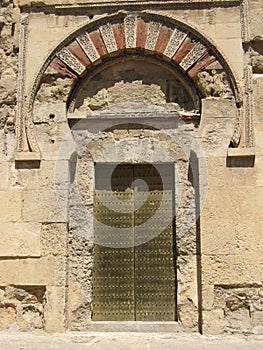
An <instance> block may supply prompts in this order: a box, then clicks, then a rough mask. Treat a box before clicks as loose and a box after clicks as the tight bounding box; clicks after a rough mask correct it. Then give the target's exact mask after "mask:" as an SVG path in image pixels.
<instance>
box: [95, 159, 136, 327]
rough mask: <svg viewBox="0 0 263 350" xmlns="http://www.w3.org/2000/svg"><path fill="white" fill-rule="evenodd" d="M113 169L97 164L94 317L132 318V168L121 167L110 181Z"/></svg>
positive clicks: (125, 319) (124, 319)
mask: <svg viewBox="0 0 263 350" xmlns="http://www.w3.org/2000/svg"><path fill="white" fill-rule="evenodd" d="M114 167H115V166H114ZM111 172H112V166H110V165H98V166H97V169H96V176H95V181H96V190H95V196H94V219H95V220H94V238H95V246H94V269H93V320H94V321H133V320H134V248H133V242H134V232H133V225H134V214H133V193H132V191H130V187H129V186H130V184H131V182H132V180H133V168H132V167H131V166H122V167H118V168H117V169H116V170H115V171H114V173H113V176H112V181H111V183H110V182H109V181H108V180H109V174H111ZM111 186H112V190H113V191H114V195H113V193H112V191H110V187H111ZM124 233H125V234H124ZM116 246H118V247H125V248H116ZM127 247H128V248H127Z"/></svg>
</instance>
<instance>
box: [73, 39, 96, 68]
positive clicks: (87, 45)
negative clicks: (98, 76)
mask: <svg viewBox="0 0 263 350" xmlns="http://www.w3.org/2000/svg"><path fill="white" fill-rule="evenodd" d="M77 41H78V43H79V44H80V46H81V47H82V49H83V50H84V52H85V53H86V55H87V56H88V58H89V59H90V61H91V62H92V63H93V62H95V61H97V60H98V59H99V58H100V55H99V54H98V51H97V50H96V47H95V46H94V44H93V42H92V41H91V40H90V37H89V35H88V34H87V33H85V34H81V35H80V36H79V37H78V38H77Z"/></svg>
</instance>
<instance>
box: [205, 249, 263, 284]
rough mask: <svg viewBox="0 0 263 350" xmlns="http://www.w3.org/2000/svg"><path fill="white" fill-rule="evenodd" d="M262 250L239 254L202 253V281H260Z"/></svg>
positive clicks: (246, 282)
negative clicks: (213, 254) (210, 254)
mask: <svg viewBox="0 0 263 350" xmlns="http://www.w3.org/2000/svg"><path fill="white" fill-rule="evenodd" d="M262 264H263V255H262V252H241V253H240V254H239V255H215V256H209V255H203V257H202V281H203V283H204V284H205V285H206V284H208V285H209V284H210V285H211V284H231V285H234V284H248V283H258V284H261V283H262Z"/></svg>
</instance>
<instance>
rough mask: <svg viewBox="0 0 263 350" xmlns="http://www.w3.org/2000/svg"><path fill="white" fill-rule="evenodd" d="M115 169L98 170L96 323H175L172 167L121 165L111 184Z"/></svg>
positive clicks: (108, 167)
mask: <svg viewBox="0 0 263 350" xmlns="http://www.w3.org/2000/svg"><path fill="white" fill-rule="evenodd" d="M110 167H112V165H106V166H105V165H99V167H98V168H97V169H96V179H95V180H96V191H95V198H94V216H95V225H94V227H95V243H99V244H95V248H94V273H93V280H94V287H93V307H94V310H93V320H95V321H96V320H97V321H99V320H104V321H114V320H115V321H117V320H118V321H132V320H137V321H174V320H175V319H176V274H175V256H174V234H173V233H174V225H173V211H174V209H173V198H174V191H173V187H174V186H173V184H174V179H173V168H172V166H171V165H158V169H159V170H160V173H161V174H162V176H160V174H159V172H158V171H157V170H156V168H155V167H153V166H152V165H134V166H131V165H120V166H118V167H117V168H116V169H115V171H114V172H113V173H112V180H111V184H110V185H109V183H108V179H109V173H111V172H112V169H111V168H110ZM113 167H114V166H113ZM138 179H141V180H144V181H145V183H147V186H148V187H146V186H145V183H142V182H139V183H138V182H137V181H136V180H138ZM162 180H163V181H162ZM133 181H134V183H133ZM109 186H112V190H113V192H114V195H112V192H111V191H110V188H109ZM101 243H102V244H101ZM111 244H112V245H111ZM122 244H123V246H122ZM105 245H106V246H105ZM116 246H118V247H121V248H116ZM124 246H125V248H123V247H124ZM127 247H128V248H127Z"/></svg>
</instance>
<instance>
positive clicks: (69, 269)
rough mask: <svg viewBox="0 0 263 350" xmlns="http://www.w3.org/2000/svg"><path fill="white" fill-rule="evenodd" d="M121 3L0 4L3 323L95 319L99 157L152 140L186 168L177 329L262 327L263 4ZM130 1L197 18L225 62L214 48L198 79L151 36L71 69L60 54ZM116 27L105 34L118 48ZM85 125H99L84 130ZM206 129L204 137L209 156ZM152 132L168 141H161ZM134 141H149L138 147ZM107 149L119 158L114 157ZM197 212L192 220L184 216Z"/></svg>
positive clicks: (197, 28)
mask: <svg viewBox="0 0 263 350" xmlns="http://www.w3.org/2000/svg"><path fill="white" fill-rule="evenodd" d="M198 2H199V5H198V6H197V5H195V3H198ZM109 3H110V1H101V2H100V3H98V2H94V1H84V0H83V1H82V0H81V1H79V2H77V1H70V2H67V1H66V0H65V1H63V2H61V1H60V2H59V3H58V2H57V1H56V0H44V1H43V0H41V1H38V0H35V1H33V2H32V1H30V0H17V1H9V0H3V1H2V3H1V5H0V6H1V7H0V33H1V37H0V143H1V147H0V152H1V153H0V174H1V176H0V196H1V211H0V271H1V273H0V330H21V331H32V330H45V331H61V332H63V331H66V330H67V329H71V330H88V329H89V327H90V320H91V315H92V264H93V242H92V234H93V226H92V225H93V224H92V212H93V190H94V179H93V172H94V161H95V162H96V161H102V160H103V161H105V162H109V161H130V162H132V163H136V162H137V163H138V162H140V161H142V159H143V157H145V153H143V151H145V152H146V153H147V152H148V151H149V152H148V153H147V157H152V158H151V159H152V161H153V162H160V161H164V158H163V157H164V154H165V155H166V156H167V155H169V156H170V155H172V157H170V158H169V157H168V158H169V162H174V163H175V165H176V166H177V167H178V169H179V172H181V174H183V176H182V179H181V180H182V182H181V184H180V186H181V187H182V188H183V195H182V198H181V202H180V205H179V211H178V213H177V225H178V226H177V238H176V239H177V249H178V252H177V253H178V259H177V269H178V271H177V277H178V306H179V325H180V327H179V330H181V331H184V330H189V329H191V330H195V331H197V330H198V329H199V331H203V332H204V333H216V334H218V333H222V332H226V333H244V334H250V333H255V334H262V332H263V325H262V322H263V300H262V283H263V275H262V265H263V261H262V256H263V254H262V253H263V240H262V227H263V216H262V212H263V211H262V205H263V201H262V198H263V180H262V179H263V141H262V140H263V127H262V112H263V110H262V88H263V76H262V74H263V27H262V11H263V5H262V4H261V2H260V1H256V0H248V1H243V2H242V4H241V2H240V5H239V3H238V2H237V1H236V2H231V1H230V0H229V1H224V4H222V1H220V0H217V1H212V2H211V5H208V4H207V2H205V3H203V4H200V3H202V0H199V1H196V2H195V1H194V2H191V4H190V3H189V2H187V1H183V0H182V1H178V3H181V5H180V6H179V5H178V4H172V5H171V4H170V3H169V4H168V3H166V4H165V2H161V1H160V2H159V1H156V4H155V6H152V7H149V6H150V5H149V4H147V1H142V2H140V3H141V4H140V5H138V4H137V5H136V4H134V2H131V5H130V6H128V5H127V3H128V1H126V4H125V5H123V4H122V1H118V2H114V3H113V2H111V4H110V5H111V6H109ZM77 5H81V6H77ZM118 10H120V11H122V12H121V13H119V14H117V15H116V16H124V15H123V10H125V11H126V13H129V11H133V10H136V11H137V12H140V11H143V10H147V11H148V12H151V16H157V17H154V18H159V17H158V16H163V17H165V18H168V19H169V20H170V21H175V23H177V25H178V23H180V22H183V23H186V24H187V25H189V28H190V26H192V27H193V28H194V29H193V30H194V31H193V33H195V35H197V37H198V35H199V36H200V37H201V38H202V40H204V38H206V40H207V41H206V40H205V41H203V42H204V43H205V44H207V43H208V44H209V43H211V42H212V43H213V50H214V51H213V54H216V53H217V50H218V52H219V53H220V55H219V56H218V57H220V60H221V61H220V62H218V61H217V62H210V61H209V64H210V65H207V66H202V70H201V71H200V72H199V73H198V74H196V75H195V77H194V78H193V80H191V79H190V78H189V76H187V79H186V80H184V77H185V76H186V73H185V72H184V71H183V70H180V69H179V72H177V73H176V74H177V75H173V74H174V73H173V69H172V68H171V66H169V68H168V62H163V61H162V62H161V63H160V60H161V58H163V57H161V55H160V52H159V53H158V52H157V53H156V52H154V51H151V53H149V51H150V50H148V51H147V50H146V47H145V46H143V47H140V56H139V55H138V52H137V51H136V50H134V51H133V52H132V55H133V56H134V57H133V60H132V59H128V54H127V52H126V53H124V54H123V53H122V54H121V55H120V54H119V53H113V54H110V55H109V56H107V60H106V61H105V62H103V64H101V61H103V57H99V61H100V62H99V61H98V64H97V65H95V66H94V67H92V68H90V69H91V70H90V71H89V70H87V72H86V73H85V76H84V75H83V76H81V79H76V72H75V71H74V70H73V69H72V67H70V66H67V65H66V64H65V63H63V64H62V65H61V62H60V63H59V64H60V65H58V62H59V61H58V58H59V57H58V56H56V57H55V56H54V55H57V54H58V53H59V52H61V51H60V50H61V49H62V48H63V47H65V46H66V45H70V44H69V40H72V39H74V38H76V37H77V38H78V36H79V35H80V33H81V30H82V29H81V28H82V27H83V28H84V27H85V28H90V27H89V26H92V24H93V23H97V22H96V21H97V20H100V19H101V21H102V22H101V23H104V22H103V20H102V19H103V18H106V19H107V18H109V17H110V16H113V17H114V16H115V13H117V11H118ZM125 16H126V15H125ZM144 16H145V13H144ZM163 17H162V18H163ZM110 20H111V19H109V21H110ZM106 22H107V21H106ZM114 23H115V22H114ZM114 25H116V23H115V24H114ZM141 25H142V26H143V25H144V24H142V23H141ZM112 28H115V27H114V26H113V27H112ZM151 28H153V26H152V27H151ZM20 29H21V33H22V34H23V35H20V40H19V30H20ZM155 29H156V28H155ZM162 30H164V29H162ZM153 32H154V30H153ZM168 32H169V30H168ZM74 33H77V34H74ZM142 33H144V32H143V31H142ZM196 33H197V34H196ZM198 33H199V34H198ZM115 34H116V33H115ZM142 36H143V35H142ZM68 37H70V39H67V38H68ZM21 38H22V39H23V40H22V39H21ZM63 40H64V41H63ZM111 40H112V39H109V41H108V42H107V40H106V39H105V47H106V48H107V47H108V48H109V47H110V44H112V41H111ZM107 43H108V44H107ZM113 43H114V42H113ZM115 43H116V42H115ZM107 45H108V46H107ZM117 45H121V44H120V42H117ZM145 45H146V44H145ZM66 47H67V48H68V47H69V46H66ZM75 47H76V46H75ZM159 49H160V51H161V50H164V48H162V49H161V48H159ZM74 50H75V49H74V47H73V48H72V52H73V54H75V55H77V56H78V55H79V51H76V50H75V51H74ZM190 50H191V49H190ZM145 51H146V56H143V57H142V53H145ZM52 52H53V53H54V55H53V56H52ZM128 53H129V52H128ZM221 54H222V55H221ZM51 56H52V57H51ZM54 57H55V58H56V61H52V59H54ZM78 57H80V56H78ZM51 58H52V59H51ZM81 59H82V60H86V59H87V57H86V58H85V57H84V56H83V55H82V56H81ZM156 59H158V64H157V63H156V62H157V61H156ZM205 59H207V57H206V58H205ZM51 61H52V62H53V64H51V65H50V63H51ZM54 62H55V64H54ZM224 62H226V63H227V67H229V69H230V71H228V70H227V69H226V65H225V66H224ZM100 64H101V65H100ZM58 68H59V69H58ZM140 70H142V72H140ZM152 72H154V75H153V76H152ZM231 74H232V75H231ZM39 77H40V79H38V78H39ZM231 79H232V80H231ZM169 80H172V83H171V82H169ZM36 81H38V83H39V86H36V83H35V82H36ZM233 81H236V83H237V84H236V88H235V87H234V86H233ZM32 91H33V92H34V93H32ZM237 91H238V93H237ZM32 96H33V105H32V106H31V107H32V111H33V112H32V111H31V110H30V106H29V102H30V101H29V100H30V98H32ZM28 101H29V102H28ZM31 112H32V114H31ZM142 114H143V115H144V117H145V120H147V118H148V121H149V120H151V122H150V124H151V125H150V126H151V127H149V125H148V127H147V128H146V127H142V128H138V126H137V127H136V128H135V127H134V128H131V127H126V128H125V127H122V128H117V127H116V123H115V124H114V123H113V125H108V124H107V125H108V127H107V130H105V125H104V123H105V121H103V120H104V119H105V116H109V115H110V116H112V115H114V116H115V117H116V116H117V117H118V118H119V119H118V120H119V121H122V122H123V120H125V116H126V118H127V116H129V115H130V116H132V118H134V117H136V116H137V117H138V116H141V115H142ZM21 115H22V116H23V118H24V119H23V118H21ZM155 115H159V116H162V117H164V118H166V120H168V121H169V123H174V124H173V126H172V127H171V124H169V125H168V124H166V125H165V126H164V124H162V123H163V121H161V122H160V121H158V122H159V123H160V124H158V123H157V122H156V123H157V124H158V125H159V126H160V125H161V126H160V127H159V129H160V130H159V131H157V130H154V128H153V127H152V126H153V125H152V124H153V117H154V116H155ZM87 116H88V117H91V119H89V118H86V117H87ZM31 117H32V125H33V127H32V128H31V127H30V123H28V119H29V118H31ZM171 117H172V119H171ZM85 118H86V119H89V120H87V123H89V124H85V122H86V120H85ZM92 118H93V119H92ZM103 118H104V119H103ZM149 118H152V119H149ZM169 118H170V119H169ZM174 119H175V120H176V122H175V121H174ZM83 120H84V124H81V123H83ZM92 120H93V121H92ZM94 120H95V121H96V123H98V124H96V125H95V124H94V123H95V122H94ZM100 120H102V121H103V123H102V122H101V121H100ZM171 120H173V122H171ZM21 121H24V122H25V125H22V126H21ZM91 121H92V122H91ZM79 123H80V124H79ZM167 123H168V122H167ZM22 124H23V123H22ZM78 125H79V129H78ZM83 125H84V126H85V125H86V126H87V125H88V128H90V130H91V131H89V132H83V131H81V130H82V129H81V128H83ZM74 126H75V129H74V128H73V127H74ZM96 127H97V128H98V130H101V131H100V132H98V130H97V131H96ZM15 128H17V129H16V133H15ZM71 128H73V131H72V130H71ZM92 128H93V129H92ZM18 129H19V130H23V133H24V134H23V137H24V139H25V140H29V139H30V137H31V134H30V132H31V129H32V130H33V133H34V135H35V138H36V140H37V145H38V148H39V151H40V157H38V158H37V157H35V152H33V153H34V154H33V155H32V152H31V153H30V151H32V149H30V147H31V146H30V142H29V143H28V144H27V143H26V144H27V147H28V148H27V149H26V148H25V149H24V150H23V151H24V152H22V153H23V154H22V155H20V157H19V154H18V153H19V152H16V150H17V147H16V142H17V140H16V137H17V135H18V134H19V132H20V131H19V130H18ZM29 131H30V132H29ZM239 133H240V134H241V137H238V136H237V137H234V138H233V135H236V134H237V135H238V134H239ZM20 134H21V133H20ZM239 136H240V135H239ZM174 140H177V143H176V142H173V141H174ZM189 140H190V141H189ZM192 140H194V142H196V143H197V144H198V145H199V146H198V147H199V148H198V147H197V148H196V149H195V150H194V151H196V154H194V152H193V149H192V152H191V147H190V146H189V145H190V143H191V142H192ZM233 140H235V142H234V141H233ZM150 143H152V144H154V145H155V148H152V149H151V148H150V149H148V148H147V147H148V146H147V145H149V144H150ZM123 144H125V145H126V146H127V145H129V147H131V144H132V145H133V146H132V147H134V145H135V144H137V145H139V146H140V147H139V146H138V147H139V148H138V147H137V146H136V147H137V148H135V149H136V151H134V153H132V152H131V148H129V150H128V153H125V147H122V145H123ZM178 144H179V145H180V147H182V148H183V149H184V152H186V154H184V155H182V154H181V153H180V152H179V151H178V150H179V148H180V147H179V146H178ZM28 145H29V146H28ZM87 145H88V146H87ZM229 146H231V147H230V148H229ZM233 146H235V148H233ZM86 148H87V152H86V153H85V152H84V149H86ZM109 148H110V149H114V150H115V151H114V152H115V153H114V154H117V155H118V156H119V158H118V159H112V158H110V157H109V154H108V153H107V150H108V149H109ZM157 149H158V151H157ZM160 149H161V151H162V152H163V153H162V152H161V153H158V152H159V150H160ZM139 150H140V151H139ZM153 150H154V151H153ZM200 150H201V152H199V151H200ZM28 151H29V152H28ZM129 152H131V154H130V153H129ZM140 152H141V153H140ZM25 153H26V155H25ZM28 153H29V155H28ZM101 155H103V157H102V158H101ZM140 157H141V158H140ZM166 161H167V159H166ZM189 164H192V167H193V169H190V170H191V171H190V170H189ZM190 168H191V166H190ZM76 181H77V184H78V186H80V191H81V193H78V191H76V189H75V187H74V186H75V185H76ZM78 190H79V188H78ZM83 198H84V199H83ZM193 200H194V202H195V203H194V206H191V203H193ZM189 208H190V209H191V210H190V214H189V212H188V209H189ZM187 212H188V214H189V216H188V221H187V223H189V222H190V224H191V225H190V226H191V227H190V228H185V227H183V222H184V217H185V215H186V214H185V213H187ZM193 212H194V214H193ZM87 213H89V214H90V216H87ZM199 213H200V217H199ZM193 217H195V218H196V217H197V218H198V220H197V221H196V222H195V220H193ZM87 218H88V219H87ZM192 221H194V223H193V222H192Z"/></svg>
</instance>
